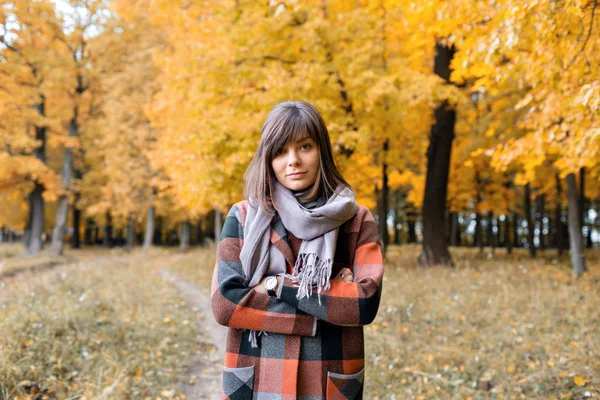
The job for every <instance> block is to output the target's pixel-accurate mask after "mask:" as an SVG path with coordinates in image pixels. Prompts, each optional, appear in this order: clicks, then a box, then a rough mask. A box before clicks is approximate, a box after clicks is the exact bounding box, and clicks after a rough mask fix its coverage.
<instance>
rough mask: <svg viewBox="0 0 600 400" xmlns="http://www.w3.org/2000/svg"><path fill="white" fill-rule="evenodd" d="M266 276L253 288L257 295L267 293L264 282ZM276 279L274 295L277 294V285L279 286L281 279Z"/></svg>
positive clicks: (278, 277)
mask: <svg viewBox="0 0 600 400" xmlns="http://www.w3.org/2000/svg"><path fill="white" fill-rule="evenodd" d="M267 278H268V276H265V277H263V278H262V280H261V281H260V282H258V285H256V286H254V290H255V291H256V292H258V293H262V294H267V291H266V290H265V280H267ZM276 278H277V286H275V293H277V290H278V289H279V285H281V277H280V276H276Z"/></svg>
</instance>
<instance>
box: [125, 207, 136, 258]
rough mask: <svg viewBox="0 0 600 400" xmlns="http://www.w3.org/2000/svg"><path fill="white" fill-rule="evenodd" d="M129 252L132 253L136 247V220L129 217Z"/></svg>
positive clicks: (127, 246) (127, 245)
mask: <svg viewBox="0 0 600 400" xmlns="http://www.w3.org/2000/svg"><path fill="white" fill-rule="evenodd" d="M125 246H126V249H127V251H131V250H132V249H133V247H134V246H135V220H134V218H133V216H131V215H130V216H129V218H128V220H127V244H126V245H125Z"/></svg>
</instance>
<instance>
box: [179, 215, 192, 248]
mask: <svg viewBox="0 0 600 400" xmlns="http://www.w3.org/2000/svg"><path fill="white" fill-rule="evenodd" d="M191 233H192V224H190V221H188V220H185V221H183V222H182V223H181V240H180V242H179V247H180V248H181V249H183V250H185V249H187V248H189V247H190V235H191Z"/></svg>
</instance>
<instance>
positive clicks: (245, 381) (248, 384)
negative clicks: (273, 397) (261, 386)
mask: <svg viewBox="0 0 600 400" xmlns="http://www.w3.org/2000/svg"><path fill="white" fill-rule="evenodd" d="M253 389H254V366H253V365H251V366H249V367H243V368H227V367H225V368H224V370H223V399H226V400H246V399H251V398H252V391H253Z"/></svg>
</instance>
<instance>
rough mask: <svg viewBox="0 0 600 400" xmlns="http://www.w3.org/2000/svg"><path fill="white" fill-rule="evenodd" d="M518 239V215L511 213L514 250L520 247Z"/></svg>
mask: <svg viewBox="0 0 600 400" xmlns="http://www.w3.org/2000/svg"><path fill="white" fill-rule="evenodd" d="M519 239H520V238H519V215H518V214H517V213H513V247H514V248H516V249H518V248H519V247H521V246H520V243H521V242H520V240H519Z"/></svg>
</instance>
